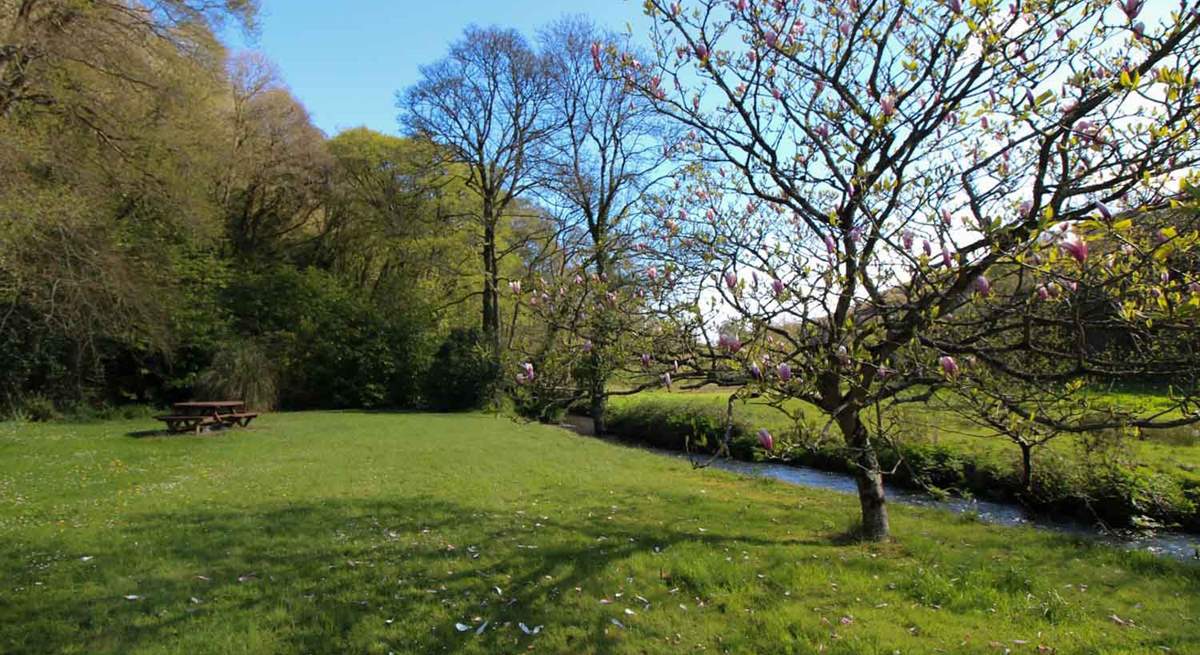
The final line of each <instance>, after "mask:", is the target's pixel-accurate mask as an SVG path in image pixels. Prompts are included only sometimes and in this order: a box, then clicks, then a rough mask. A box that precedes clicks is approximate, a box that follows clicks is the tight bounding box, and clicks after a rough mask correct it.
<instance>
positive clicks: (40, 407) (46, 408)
mask: <svg viewBox="0 0 1200 655" xmlns="http://www.w3.org/2000/svg"><path fill="white" fill-rule="evenodd" d="M12 416H13V418H14V419H15V420H18V421H31V422H34V423H44V422H46V421H53V420H56V419H59V418H61V417H62V414H61V413H60V412H59V411H58V407H56V406H55V405H54V401H53V400H51V399H50V398H48V397H46V396H43V395H41V394H33V395H29V396H25V397H24V398H22V399H21V401H20V402H19V403H18V404H17V406H16V407H14V408H13V410H12Z"/></svg>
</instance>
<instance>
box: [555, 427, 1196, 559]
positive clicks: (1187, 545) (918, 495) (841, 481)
mask: <svg viewBox="0 0 1200 655" xmlns="http://www.w3.org/2000/svg"><path fill="white" fill-rule="evenodd" d="M562 427H565V428H568V429H570V430H572V431H574V432H578V433H580V434H586V435H591V434H592V426H591V419H589V418H587V417H583V416H568V417H566V419H564V423H563V425H562ZM638 448H639V449H641V450H646V451H649V452H652V453H655V454H658V455H663V456H665V457H674V458H676V459H687V458H688V455H686V454H683V453H679V452H673V451H668V450H660V449H657V448H646V447H642V446H638ZM708 460H709V458H707V457H705V458H704V461H706V462H707V461H708ZM711 465H712V466H713V467H714V468H719V469H721V470H724V471H729V472H732V473H738V474H741V475H746V476H751V477H759V478H772V479H775V480H779V481H781V482H786V483H788V484H795V485H799V486H802V487H812V488H816V489H827V490H830V491H836V492H839V493H846V494H857V493H858V491H857V488H856V487H855V484H854V478H852V477H851V476H849V475H847V474H845V473H833V472H830V471H820V470H817V469H814V468H808V467H805V466H794V465H791V464H781V463H770V462H742V461H738V460H734V459H726V458H717V459H715V460H713V461H712V464H711ZM887 493H888V501H889V502H892V503H898V504H901V505H916V506H918V507H930V508H935V509H941V510H946V511H949V512H952V513H955V514H971V515H973V516H975V517H976V518H978V519H979V520H980V521H982V522H984V523H993V524H996V525H1010V526H1015V525H1025V526H1032V527H1035V528H1040V529H1044V530H1054V531H1056V532H1063V533H1067V534H1072V535H1078V536H1085V537H1088V538H1091V539H1095V540H1097V541H1101V542H1104V543H1107V544H1110V545H1113V546H1118V547H1121V548H1127V549H1130V550H1143V551H1146V552H1149V553H1153V554H1155V555H1161V556H1165V557H1173V558H1176V559H1183V560H1187V559H1200V535H1192V534H1186V533H1180V532H1170V531H1125V530H1122V531H1109V530H1104V529H1102V528H1101V527H1099V526H1096V525H1091V524H1088V523H1085V522H1082V521H1075V520H1065V519H1056V518H1054V517H1051V516H1045V515H1040V514H1031V513H1030V512H1028V511H1027V510H1026V509H1025V508H1024V507H1022V506H1020V505H1017V504H1015V503H1000V502H993V501H986V500H968V499H964V498H954V497H950V498H938V497H934V496H932V495H930V494H927V493H922V492H919V491H913V490H910V489H902V488H898V487H895V486H891V485H888V487H887Z"/></svg>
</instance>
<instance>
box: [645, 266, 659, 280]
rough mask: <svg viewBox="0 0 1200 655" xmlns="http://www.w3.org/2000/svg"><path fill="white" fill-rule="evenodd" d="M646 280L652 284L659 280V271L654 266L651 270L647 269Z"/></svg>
mask: <svg viewBox="0 0 1200 655" xmlns="http://www.w3.org/2000/svg"><path fill="white" fill-rule="evenodd" d="M646 278H647V279H649V280H650V281H651V282H653V281H655V280H657V279H658V269H657V268H655V267H653V266H651V267H650V268H647V269H646Z"/></svg>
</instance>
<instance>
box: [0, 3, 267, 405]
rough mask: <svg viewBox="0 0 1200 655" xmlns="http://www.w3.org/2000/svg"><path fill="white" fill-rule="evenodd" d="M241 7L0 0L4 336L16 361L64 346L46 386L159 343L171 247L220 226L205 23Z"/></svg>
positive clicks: (55, 387)
mask: <svg viewBox="0 0 1200 655" xmlns="http://www.w3.org/2000/svg"><path fill="white" fill-rule="evenodd" d="M252 9H253V7H252V3H246V2H228V3H214V2H184V1H169V2H156V3H138V2H105V1H94V2H67V1H61V0H23V1H21V2H12V1H8V2H0V29H3V30H4V34H5V37H4V43H3V44H2V45H0V251H3V252H4V253H5V256H3V257H0V299H2V300H3V304H4V307H5V309H4V310H3V311H0V331H10V332H15V333H16V334H17V335H18V336H19V337H21V339H20V341H21V342H22V343H24V344H25V345H24V346H22V347H20V348H17V349H14V350H10V351H9V352H8V353H6V354H8V355H11V356H13V357H16V358H21V357H22V356H23V353H25V352H33V351H36V350H38V348H39V346H38V343H37V342H39V341H42V342H47V343H48V342H54V341H55V340H61V342H62V343H64V344H65V346H64V350H65V351H66V352H64V353H63V354H62V355H61V357H60V359H59V361H58V363H57V364H56V366H55V367H51V366H45V367H43V368H45V369H51V370H52V369H54V368H56V367H59V366H61V368H62V369H63V370H64V371H65V373H64V375H63V376H62V377H63V383H62V384H50V383H47V382H45V381H43V383H41V384H39V385H37V386H39V387H40V389H41V390H42V392H43V393H46V394H48V395H57V394H61V395H74V396H79V395H82V394H83V392H84V390H85V387H89V388H91V387H94V386H97V385H99V384H102V383H104V376H105V374H106V371H105V370H104V366H103V359H104V357H103V356H104V352H105V351H106V350H108V349H113V348H118V349H125V352H127V353H139V352H141V353H144V352H147V351H151V352H161V351H162V350H165V349H166V348H168V347H169V341H170V334H169V325H168V318H167V317H168V316H169V315H170V314H171V311H170V310H171V306H172V304H173V303H174V302H175V299H176V298H177V297H178V295H179V294H174V293H171V290H172V287H173V286H174V285H175V283H176V281H177V280H176V279H174V276H173V275H172V273H173V272H175V268H174V266H175V264H176V263H177V260H176V259H174V256H175V255H176V254H177V253H178V251H179V249H180V248H183V247H186V246H185V244H187V243H188V242H189V241H191V240H192V239H193V238H194V237H200V236H207V235H212V234H215V233H216V232H217V230H216V229H214V228H215V225H214V223H215V221H213V220H212V219H213V218H214V216H215V212H214V211H213V204H212V198H211V195H210V191H211V188H212V181H213V180H214V179H215V177H216V168H217V161H218V156H219V155H218V148H219V146H218V144H219V143H221V142H222V134H223V132H222V130H221V127H220V114H219V105H220V103H221V100H222V99H223V95H222V94H223V88H222V86H223V85H222V81H223V70H222V65H221V64H222V62H223V60H224V50H223V48H222V47H221V46H220V44H219V43H218V42H217V40H216V39H215V37H214V36H213V34H212V31H211V29H212V27H214V26H215V25H216V24H218V23H220V22H222V21H224V20H226V19H229V18H234V19H237V20H249V19H251V18H252V16H253V12H252ZM5 317H12V318H13V319H14V320H16V319H19V318H21V317H24V318H25V320H24V322H20V323H19V324H14V323H12V322H9V321H7V320H6V318H5ZM10 364H11V362H6V365H5V367H4V368H5V369H6V370H12V369H13V368H19V367H14V366H11V365H10ZM19 384H20V383H19V382H16V383H14V388H15V386H19ZM3 391H4V393H5V395H9V396H11V395H12V393H17V392H19V389H18V390H16V391H12V390H11V389H4V390H3ZM10 399H11V398H10Z"/></svg>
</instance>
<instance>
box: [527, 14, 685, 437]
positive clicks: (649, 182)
mask: <svg viewBox="0 0 1200 655" xmlns="http://www.w3.org/2000/svg"><path fill="white" fill-rule="evenodd" d="M541 40H542V46H543V52H544V53H545V55H544V56H545V57H546V60H547V62H548V69H549V77H550V80H551V82H550V84H551V89H552V93H551V95H552V100H551V103H550V112H549V115H550V116H551V120H552V121H553V122H554V123H555V125H557V126H558V129H557V130H556V131H555V132H554V133H553V135H552V136H551V137H550V139H549V140H548V145H547V149H548V151H549V156H547V158H546V159H547V162H548V163H547V164H546V166H545V168H544V169H543V171H542V172H543V177H542V179H541V184H540V199H541V200H542V203H543V204H544V206H546V207H547V208H548V209H549V210H550V211H551V212H552V213H553V214H554V215H555V216H556V217H557V220H558V223H559V225H560V226H561V230H560V234H559V238H558V240H557V243H556V244H555V246H556V248H555V251H556V253H559V254H560V256H559V257H556V258H554V259H553V261H552V262H547V263H549V264H550V265H549V266H544V267H543V268H541V269H540V270H538V269H532V270H531V271H530V273H531V275H530V277H529V279H526V280H524V287H521V286H519V285H514V286H513V287H512V291H514V293H515V295H517V296H518V297H520V298H521V299H523V300H524V301H525V302H524V305H525V306H526V307H527V308H528V310H529V311H531V312H532V314H533V315H534V316H536V317H537V318H538V319H539V320H538V322H539V324H540V325H541V326H543V327H544V329H545V332H544V334H543V335H542V337H541V338H539V339H533V340H528V341H527V342H526V345H527V347H529V349H530V352H529V353H528V357H527V360H528V361H529V363H531V364H535V365H536V368H538V369H540V371H541V375H540V377H536V378H535V379H534V380H532V381H530V380H528V379H526V380H525V381H526V382H527V383H530V384H527V387H526V388H527V389H537V390H538V391H539V393H538V394H537V395H538V400H539V401H540V402H541V403H542V404H545V405H547V407H548V408H560V409H561V407H562V406H563V405H565V404H569V403H571V402H574V401H576V400H582V399H586V401H587V404H588V406H589V410H590V414H591V416H592V418H593V420H594V424H595V430H596V432H597V433H600V434H603V433H604V432H605V430H606V421H605V414H606V406H607V399H608V396H609V395H610V394H612V393H632V392H635V391H636V390H637V389H638V387H633V388H629V387H624V388H620V389H615V388H614V386H613V385H612V384H610V382H611V381H612V378H613V377H614V376H615V375H624V376H625V377H629V373H631V372H632V373H638V372H640V371H641V352H642V351H643V350H644V349H645V348H644V347H643V345H641V344H644V343H645V342H646V338H647V337H650V336H651V335H649V334H648V333H647V328H648V327H649V326H651V325H652V322H651V321H650V320H649V319H650V318H651V317H652V316H654V312H653V311H651V304H650V303H649V302H648V301H649V300H652V299H651V298H648V297H647V294H646V290H645V288H644V287H643V286H642V285H641V284H640V281H639V280H638V279H637V278H638V277H639V275H640V270H639V269H641V268H642V266H641V265H640V264H638V263H637V262H638V261H639V260H640V259H641V251H640V250H639V249H640V248H642V247H643V246H644V244H643V243H642V241H643V240H642V239H641V238H640V229H641V226H642V224H643V220H642V218H643V217H642V210H643V208H644V203H643V198H644V196H645V194H646V193H647V192H648V191H649V190H651V189H654V188H656V187H657V186H659V185H660V184H661V183H662V180H663V178H664V177H665V176H666V175H668V174H669V170H670V169H669V167H667V166H664V154H663V146H662V143H663V141H664V140H665V139H669V138H670V137H669V134H668V128H669V127H670V124H668V123H665V122H664V121H663V119H662V117H661V116H660V115H659V113H658V112H657V111H656V110H655V109H654V107H653V106H652V104H651V103H650V102H649V101H648V100H647V99H646V98H645V97H644V96H642V95H640V94H638V93H636V92H635V90H634V89H631V88H629V87H627V86H626V84H625V83H624V80H623V79H621V77H620V76H619V75H616V74H614V73H615V72H617V71H619V66H620V64H619V62H617V61H613V60H612V59H611V58H607V57H603V56H602V55H604V54H606V53H602V51H601V48H602V46H601V44H602V43H603V44H606V45H605V46H604V47H605V48H606V49H610V52H611V53H616V52H617V51H618V50H617V48H616V46H615V45H614V44H615V43H617V41H618V39H617V37H616V36H615V35H613V34H610V33H605V32H602V31H600V30H598V29H597V28H596V27H595V26H594V25H592V24H591V23H589V22H588V21H586V20H585V19H582V18H566V19H562V20H560V21H558V22H556V23H554V24H552V25H551V26H549V27H548V28H547V29H545V30H543V31H542V34H541ZM605 59H608V64H607V65H605ZM655 275H656V274H655ZM522 288H523V289H524V290H525V291H527V292H528V293H525V294H520V293H516V292H518V291H520V290H521V289H522ZM631 368H633V369H636V370H634V371H630V369H631ZM652 383H655V382H652ZM640 386H644V385H639V387H640Z"/></svg>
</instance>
